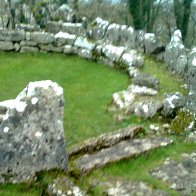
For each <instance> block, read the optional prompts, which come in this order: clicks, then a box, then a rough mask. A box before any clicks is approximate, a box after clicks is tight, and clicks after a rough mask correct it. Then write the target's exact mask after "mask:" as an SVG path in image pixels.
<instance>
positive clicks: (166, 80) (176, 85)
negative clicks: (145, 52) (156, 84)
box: [141, 56, 187, 100]
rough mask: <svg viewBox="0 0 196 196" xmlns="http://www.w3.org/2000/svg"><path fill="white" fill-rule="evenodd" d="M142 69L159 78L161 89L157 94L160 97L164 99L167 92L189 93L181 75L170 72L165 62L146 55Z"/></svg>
mask: <svg viewBox="0 0 196 196" xmlns="http://www.w3.org/2000/svg"><path fill="white" fill-rule="evenodd" d="M141 71H143V72H145V73H149V74H151V75H153V76H155V77H156V78H158V79H159V81H160V89H159V93H158V95H157V98H158V99H161V100H162V99H163V98H164V94H165V93H168V94H169V93H175V92H180V93H182V94H183V95H184V94H187V90H185V89H184V88H182V87H181V86H182V84H184V82H183V80H182V79H181V78H180V77H179V76H177V75H174V74H172V73H171V72H169V71H168V70H167V69H166V66H165V65H164V64H163V63H161V62H158V61H154V60H153V59H152V58H150V57H148V56H146V57H145V64H144V66H143V67H142V69H141Z"/></svg>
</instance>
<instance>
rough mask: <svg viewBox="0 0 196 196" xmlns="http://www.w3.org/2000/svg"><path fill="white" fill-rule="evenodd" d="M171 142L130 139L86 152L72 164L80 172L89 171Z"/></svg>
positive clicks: (161, 139) (166, 139) (166, 140)
mask: <svg viewBox="0 0 196 196" xmlns="http://www.w3.org/2000/svg"><path fill="white" fill-rule="evenodd" d="M172 142H173V141H172V140H171V139H168V138H148V139H131V140H128V141H123V142H121V143H118V144H117V145H115V146H113V147H110V148H106V149H103V150H101V151H99V152H96V153H93V154H86V155H84V156H82V157H80V158H78V159H76V160H75V161H74V166H75V169H76V170H77V171H78V172H79V173H80V174H82V173H89V172H90V171H92V170H93V169H96V168H100V167H104V166H105V165H107V164H109V163H115V162H117V161H120V160H123V159H128V158H131V157H133V156H136V155H140V154H142V153H144V152H147V151H150V150H153V149H156V148H158V147H164V146H167V145H169V144H171V143H172Z"/></svg>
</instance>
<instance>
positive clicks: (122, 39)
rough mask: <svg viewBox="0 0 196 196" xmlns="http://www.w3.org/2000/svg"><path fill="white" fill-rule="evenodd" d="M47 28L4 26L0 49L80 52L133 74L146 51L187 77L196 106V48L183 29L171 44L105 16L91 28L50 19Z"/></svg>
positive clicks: (140, 63) (1, 33)
mask: <svg viewBox="0 0 196 196" xmlns="http://www.w3.org/2000/svg"><path fill="white" fill-rule="evenodd" d="M46 31H48V32H46ZM46 31H42V32H41V31H25V30H18V29H15V30H6V29H2V30H0V50H3V51H16V52H21V53H24V52H38V51H41V52H56V53H64V54H77V55H79V56H80V57H83V58H86V59H92V60H96V61H98V62H99V61H100V62H103V63H105V64H107V65H109V66H111V67H116V68H124V69H126V70H127V71H128V72H129V75H130V76H131V77H134V76H135V75H137V73H138V71H137V69H138V67H140V66H142V65H143V63H144V58H143V55H142V54H143V53H147V54H150V55H152V56H156V57H157V58H158V59H160V60H162V61H164V62H165V63H166V65H167V67H168V68H169V69H170V70H171V71H174V72H176V73H177V74H179V75H180V76H182V77H183V78H184V79H185V81H186V82H187V84H188V85H189V88H190V96H189V97H188V105H191V107H189V108H191V109H192V108H195V105H196V103H195V101H194V100H196V99H195V97H196V89H195V86H196V79H195V78H196V77H195V74H196V52H195V51H196V49H195V48H193V49H192V50H188V49H186V48H185V46H184V44H183V42H182V36H181V32H180V31H179V30H176V31H175V32H174V34H173V35H172V37H171V41H170V42H169V43H168V44H167V45H166V44H165V43H163V42H162V41H161V40H160V39H159V38H158V37H156V36H155V34H153V33H146V32H144V31H142V30H134V28H132V27H131V26H126V25H119V24H114V23H113V24H110V23H109V22H108V21H105V20H103V19H101V18H97V19H95V21H93V22H92V23H91V24H89V25H88V28H87V29H86V27H84V25H83V23H70V22H68V23H65V22H61V21H59V22H58V21H48V22H47V26H46ZM193 106H194V107H193Z"/></svg>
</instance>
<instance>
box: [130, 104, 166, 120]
mask: <svg viewBox="0 0 196 196" xmlns="http://www.w3.org/2000/svg"><path fill="white" fill-rule="evenodd" d="M162 107H163V104H162V102H161V101H157V100H145V101H139V102H135V103H134V104H133V105H132V106H131V107H130V111H131V112H133V113H134V114H135V115H136V116H137V117H139V118H141V117H142V118H144V119H148V118H153V117H154V116H155V115H156V113H157V112H158V111H160V109H161V108H162Z"/></svg>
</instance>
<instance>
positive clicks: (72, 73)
mask: <svg viewBox="0 0 196 196" xmlns="http://www.w3.org/2000/svg"><path fill="white" fill-rule="evenodd" d="M161 66H162V64H161V63H157V62H155V61H153V60H151V59H149V58H146V60H145V66H144V68H143V69H142V70H143V71H144V72H148V73H151V74H153V75H155V76H157V77H158V78H160V83H161V89H160V93H159V95H158V98H159V99H162V98H163V94H164V93H165V92H168V93H170V92H176V91H180V92H182V93H185V91H184V90H183V89H182V88H181V85H182V84H183V83H182V81H181V80H179V79H178V78H177V77H176V76H174V75H171V74H169V73H168V72H167V71H166V70H165V68H164V67H161ZM160 70H161V71H160ZM48 79H50V80H53V81H55V82H57V83H58V84H59V85H61V86H62V87H63V88H64V98H65V117H64V130H65V136H66V141H67V146H68V148H69V147H70V146H71V145H73V144H76V143H78V142H81V141H83V140H84V139H87V138H90V137H93V136H97V135H99V134H102V133H105V132H110V131H113V130H117V129H118V128H121V127H125V126H128V125H130V124H133V123H134V124H135V123H136V124H142V125H144V126H146V127H148V126H149V124H150V122H151V121H149V120H148V121H144V120H138V119H136V118H135V117H133V116H132V117H131V118H130V119H128V120H126V121H125V122H121V123H116V122H115V121H114V119H113V116H112V113H110V112H108V111H107V110H108V106H110V104H111V101H112V93H114V92H117V91H120V90H124V89H127V87H128V85H129V84H130V82H131V80H130V79H129V78H128V75H127V74H126V73H123V72H120V71H117V70H114V69H111V68H110V67H107V66H105V65H102V64H97V63H95V62H92V61H87V60H84V59H81V58H79V57H76V56H64V55H59V54H43V53H39V54H17V53H0V89H1V90H0V101H3V100H6V99H13V98H15V97H16V96H17V94H18V93H19V92H20V91H21V90H22V89H23V88H24V87H25V86H26V85H27V84H28V83H29V82H30V81H38V80H48ZM194 148H195V144H189V145H186V144H184V143H182V142H179V139H177V140H175V144H174V145H172V146H170V147H169V148H168V149H160V150H156V151H153V152H152V153H150V154H148V155H144V156H142V157H139V158H136V159H133V160H128V161H121V162H119V163H117V164H114V165H111V166H108V167H106V168H104V169H100V170H96V171H94V172H92V174H90V175H89V176H87V177H84V178H81V179H80V180H78V183H79V184H80V185H82V187H85V188H86V187H87V186H88V185H89V182H90V181H93V179H100V180H104V179H106V180H109V179H110V178H111V176H115V177H117V178H118V177H119V178H122V179H131V180H143V181H146V182H148V183H149V184H150V185H151V186H153V187H156V188H163V189H166V185H165V184H162V183H161V182H160V181H159V182H158V181H157V180H154V179H152V178H151V177H149V174H148V172H147V169H149V168H151V167H152V166H155V165H156V164H157V163H159V162H160V161H163V160H164V159H165V158H166V157H168V156H170V155H171V156H172V157H177V155H179V154H181V153H184V152H192V151H194ZM144 162H145V165H144V164H143V163H144ZM141 168H144V170H143V172H142V173H141V172H139V170H140V169H141ZM57 175H62V173H61V172H55V171H51V172H49V173H43V174H40V176H39V180H38V181H37V182H35V183H31V184H20V185H1V186H0V195H3V196H8V195H10V196H13V195H40V194H41V192H42V191H43V189H45V188H46V186H47V184H48V183H49V182H51V181H52V179H54V178H55V177H56V176H57ZM156 184H157V185H156ZM155 185H156V186H155ZM98 189H99V187H98ZM93 191H94V192H93ZM93 191H92V194H94V195H99V193H100V191H99V190H96V189H95V190H93ZM96 191H97V192H96ZM169 193H171V194H175V193H173V192H169Z"/></svg>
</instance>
